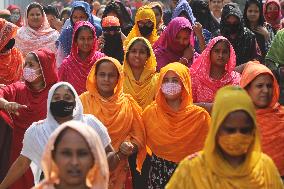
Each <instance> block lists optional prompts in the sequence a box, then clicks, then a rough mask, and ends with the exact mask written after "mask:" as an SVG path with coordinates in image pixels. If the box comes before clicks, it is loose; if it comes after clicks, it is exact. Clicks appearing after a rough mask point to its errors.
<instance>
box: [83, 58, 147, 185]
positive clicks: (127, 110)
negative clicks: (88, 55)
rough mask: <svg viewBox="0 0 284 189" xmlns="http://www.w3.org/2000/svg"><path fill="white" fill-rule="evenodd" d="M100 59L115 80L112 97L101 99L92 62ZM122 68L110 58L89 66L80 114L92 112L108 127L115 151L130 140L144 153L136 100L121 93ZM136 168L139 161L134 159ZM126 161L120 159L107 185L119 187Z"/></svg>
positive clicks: (143, 140) (143, 131)
mask: <svg viewBox="0 0 284 189" xmlns="http://www.w3.org/2000/svg"><path fill="white" fill-rule="evenodd" d="M101 61H110V62H112V63H113V64H114V65H115V66H116V68H117V70H118V72H119V79H118V83H117V86H116V87H115V91H114V94H113V96H111V97H110V98H107V99H105V98H104V97H102V96H101V95H100V94H99V92H98V89H97V84H96V75H95V73H96V65H97V64H98V63H99V62H101ZM123 80H124V77H123V70H122V66H121V65H120V63H119V61H118V60H116V59H114V58H111V57H103V58H101V59H99V60H98V61H97V62H96V63H95V64H94V65H93V67H92V69H91V71H90V73H89V75H88V78H87V82H86V88H87V92H85V93H83V94H81V96H80V99H81V101H82V104H83V107H84V113H87V114H93V115H94V116H95V117H97V118H98V119H99V120H100V121H101V122H102V123H103V124H104V125H105V127H106V128H107V129H108V133H109V135H110V138H111V144H112V145H113V147H114V149H115V151H118V149H119V146H120V144H121V143H122V142H124V141H126V140H127V141H131V142H134V143H135V144H137V146H138V149H139V154H138V156H141V158H143V157H144V156H145V153H146V151H145V130H144V125H143V122H142V117H141V114H142V110H141V108H140V107H139V105H138V104H137V102H136V101H135V100H134V99H133V98H132V97H131V96H130V95H128V94H124V93H123ZM137 163H138V164H137V167H138V169H139V170H140V169H141V167H142V164H141V163H139V162H137ZM127 165H128V162H127V159H126V160H121V161H120V164H119V166H118V167H117V168H116V169H115V171H113V172H112V173H111V176H110V184H111V186H110V188H112V189H121V188H122V187H123V184H124V182H125V179H126V173H127V171H128V169H127V167H128V166H127Z"/></svg>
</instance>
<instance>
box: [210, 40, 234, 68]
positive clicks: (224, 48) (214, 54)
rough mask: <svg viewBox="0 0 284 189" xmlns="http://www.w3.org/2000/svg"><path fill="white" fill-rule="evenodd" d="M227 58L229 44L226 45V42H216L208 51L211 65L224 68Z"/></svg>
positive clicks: (228, 55)
mask: <svg viewBox="0 0 284 189" xmlns="http://www.w3.org/2000/svg"><path fill="white" fill-rule="evenodd" d="M229 59H230V46H229V45H228V42H225V41H219V42H217V43H216V44H215V45H214V46H213V48H212V50H211V52H210V60H211V65H212V66H216V67H222V68H224V67H225V65H226V64H227V63H228V61H229Z"/></svg>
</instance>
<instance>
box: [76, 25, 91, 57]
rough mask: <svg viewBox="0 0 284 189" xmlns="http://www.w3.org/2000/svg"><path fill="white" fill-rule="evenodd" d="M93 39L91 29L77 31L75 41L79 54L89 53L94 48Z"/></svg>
mask: <svg viewBox="0 0 284 189" xmlns="http://www.w3.org/2000/svg"><path fill="white" fill-rule="evenodd" d="M94 37H95V36H94V34H93V33H92V31H91V29H83V30H81V31H79V33H78V36H77V39H76V43H77V46H78V50H79V52H83V53H90V52H91V51H92V50H93V47H94Z"/></svg>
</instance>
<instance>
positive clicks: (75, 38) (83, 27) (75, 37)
mask: <svg viewBox="0 0 284 189" xmlns="http://www.w3.org/2000/svg"><path fill="white" fill-rule="evenodd" d="M83 30H88V31H90V32H91V33H92V35H93V36H94V37H96V34H95V33H94V31H93V30H92V28H90V26H86V25H83V26H81V27H79V28H78V30H77V31H76V32H75V35H74V40H75V41H77V39H78V35H79V33H80V32H81V31H83Z"/></svg>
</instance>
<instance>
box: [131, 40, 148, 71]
mask: <svg viewBox="0 0 284 189" xmlns="http://www.w3.org/2000/svg"><path fill="white" fill-rule="evenodd" d="M148 58H149V57H148V53H147V47H145V45H144V43H143V42H142V41H136V42H134V43H133V45H132V46H131V48H130V49H129V51H128V60H127V61H128V64H129V66H130V67H131V69H144V66H145V63H146V61H147V60H148Z"/></svg>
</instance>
